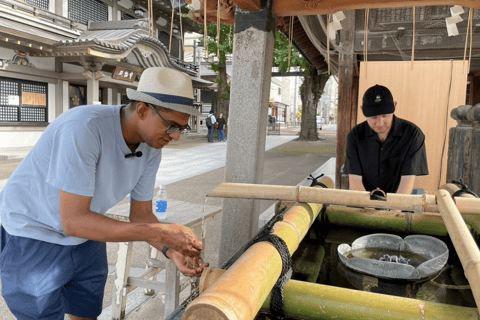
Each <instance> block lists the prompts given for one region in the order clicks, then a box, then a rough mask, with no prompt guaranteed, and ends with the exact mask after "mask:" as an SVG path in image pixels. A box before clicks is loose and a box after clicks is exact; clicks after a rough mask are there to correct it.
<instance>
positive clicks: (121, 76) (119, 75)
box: [112, 67, 138, 82]
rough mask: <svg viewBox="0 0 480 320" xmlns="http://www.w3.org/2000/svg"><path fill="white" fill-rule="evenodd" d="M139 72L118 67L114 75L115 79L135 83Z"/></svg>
mask: <svg viewBox="0 0 480 320" xmlns="http://www.w3.org/2000/svg"><path fill="white" fill-rule="evenodd" d="M137 75H138V72H136V71H133V70H127V69H125V68H122V67H116V68H115V72H114V73H113V75H112V78H113V79H117V80H123V81H128V82H134V81H135V80H136V79H137Z"/></svg>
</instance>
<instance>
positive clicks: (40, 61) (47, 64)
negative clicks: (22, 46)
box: [28, 56, 55, 72]
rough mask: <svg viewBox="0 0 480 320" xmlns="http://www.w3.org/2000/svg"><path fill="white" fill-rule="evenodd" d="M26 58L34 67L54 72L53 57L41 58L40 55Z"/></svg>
mask: <svg viewBox="0 0 480 320" xmlns="http://www.w3.org/2000/svg"><path fill="white" fill-rule="evenodd" d="M28 60H30V62H31V63H33V65H34V66H35V69H40V70H47V71H53V72H55V58H54V57H48V58H41V57H30V56H28Z"/></svg>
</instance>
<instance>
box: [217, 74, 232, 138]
mask: <svg viewBox="0 0 480 320" xmlns="http://www.w3.org/2000/svg"><path fill="white" fill-rule="evenodd" d="M227 81H228V78H227V66H226V65H225V66H223V67H220V69H219V70H218V75H217V79H216V80H215V82H216V83H217V85H218V91H217V92H216V93H215V100H216V106H215V107H216V109H215V110H214V112H215V117H216V118H217V119H218V116H219V115H220V113H223V118H224V119H225V121H226V123H227V125H228V111H229V106H230V86H229V85H228V82H227ZM227 132H228V126H226V127H225V136H227Z"/></svg>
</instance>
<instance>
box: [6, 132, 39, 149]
mask: <svg viewBox="0 0 480 320" xmlns="http://www.w3.org/2000/svg"><path fill="white" fill-rule="evenodd" d="M42 133H43V131H24V132H22V131H14V132H0V148H19V147H33V146H34V145H35V144H36V143H37V141H38V139H40V136H41V135H42Z"/></svg>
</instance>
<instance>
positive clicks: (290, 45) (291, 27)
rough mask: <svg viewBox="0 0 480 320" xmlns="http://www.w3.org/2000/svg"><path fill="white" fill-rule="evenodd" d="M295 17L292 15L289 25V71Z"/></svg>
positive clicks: (288, 68)
mask: <svg viewBox="0 0 480 320" xmlns="http://www.w3.org/2000/svg"><path fill="white" fill-rule="evenodd" d="M294 19H295V17H294V16H291V17H290V24H289V26H288V66H287V71H288V70H290V59H291V57H292V41H293V21H294Z"/></svg>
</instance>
